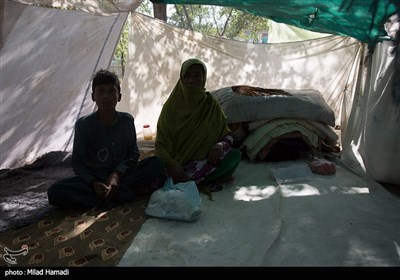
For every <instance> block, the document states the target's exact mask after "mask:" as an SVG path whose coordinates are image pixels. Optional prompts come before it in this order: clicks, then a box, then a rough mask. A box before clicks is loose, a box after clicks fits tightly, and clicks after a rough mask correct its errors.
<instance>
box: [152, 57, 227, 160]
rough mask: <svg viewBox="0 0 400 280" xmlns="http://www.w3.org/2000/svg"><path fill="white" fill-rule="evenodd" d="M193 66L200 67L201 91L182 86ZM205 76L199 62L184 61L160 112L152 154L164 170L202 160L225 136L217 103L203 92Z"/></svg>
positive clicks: (224, 121)
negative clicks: (163, 166)
mask: <svg viewBox="0 0 400 280" xmlns="http://www.w3.org/2000/svg"><path fill="white" fill-rule="evenodd" d="M194 64H200V65H202V66H203V69H204V84H203V87H196V86H186V85H184V84H183V82H182V78H183V77H184V76H185V74H186V72H187V71H188V69H189V67H190V66H192V65H194ZM206 76H207V68H206V66H205V64H204V63H203V62H202V61H201V60H198V59H189V60H186V61H185V62H184V63H183V64H182V68H181V72H180V79H179V81H178V82H177V84H176V85H175V88H174V89H173V91H172V92H171V94H170V96H169V97H168V99H167V101H166V102H165V104H164V106H163V108H162V110H161V114H160V116H159V118H158V123H157V137H156V143H155V153H156V155H157V156H159V157H160V158H161V159H163V160H164V162H165V163H166V165H167V166H171V165H178V164H180V165H184V164H185V163H186V162H188V161H189V160H201V159H204V158H206V157H207V155H208V152H209V151H210V149H211V148H212V146H214V145H215V143H217V142H218V141H219V140H220V139H221V138H222V137H223V136H225V135H226V134H228V133H229V128H228V126H227V123H226V117H225V115H224V113H223V111H222V109H221V107H220V105H219V103H218V102H217V101H216V100H215V98H214V97H213V96H212V95H211V94H210V93H209V92H206V89H205V88H204V85H205V82H206Z"/></svg>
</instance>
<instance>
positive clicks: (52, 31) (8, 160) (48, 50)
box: [0, 1, 128, 168]
mask: <svg viewBox="0 0 400 280" xmlns="http://www.w3.org/2000/svg"><path fill="white" fill-rule="evenodd" d="M2 8H3V10H2V12H1V14H2V23H1V26H2V29H1V38H2V48H1V52H0V65H1V66H0V67H1V75H0V76H1V88H0V98H1V104H0V106H1V107H0V109H1V110H0V114H1V119H0V131H1V136H0V139H1V140H0V141H1V146H0V163H1V168H9V167H16V166H20V165H23V164H25V163H28V162H31V161H33V160H34V159H36V158H37V157H39V156H41V155H43V154H44V153H47V152H50V151H54V150H70V149H71V145H70V142H71V140H70V138H71V135H72V132H73V126H74V122H75V121H76V119H77V118H78V117H79V116H82V115H85V114H87V113H89V112H91V111H93V109H94V104H93V102H92V101H91V88H90V84H89V81H90V78H91V76H92V75H93V74H94V73H95V72H96V71H97V70H98V69H100V68H108V67H109V65H110V63H111V59H112V56H113V53H114V49H115V46H116V44H117V42H118V40H119V36H120V33H121V30H122V27H123V25H124V23H125V21H126V18H127V15H128V13H118V14H115V15H111V16H96V15H92V14H89V13H86V12H82V11H69V10H59V9H49V8H42V7H36V6H27V5H24V4H19V3H15V2H12V1H5V2H3V1H2Z"/></svg>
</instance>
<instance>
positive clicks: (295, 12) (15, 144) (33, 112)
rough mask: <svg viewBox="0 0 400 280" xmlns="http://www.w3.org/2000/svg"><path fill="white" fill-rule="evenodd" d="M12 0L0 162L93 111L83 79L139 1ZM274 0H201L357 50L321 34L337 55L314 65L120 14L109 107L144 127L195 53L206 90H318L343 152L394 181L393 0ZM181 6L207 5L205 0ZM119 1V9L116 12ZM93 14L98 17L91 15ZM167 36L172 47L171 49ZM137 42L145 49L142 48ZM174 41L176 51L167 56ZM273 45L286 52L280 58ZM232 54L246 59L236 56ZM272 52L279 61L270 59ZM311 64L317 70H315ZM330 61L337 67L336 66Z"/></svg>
mask: <svg viewBox="0 0 400 280" xmlns="http://www.w3.org/2000/svg"><path fill="white" fill-rule="evenodd" d="M16 2H18V1H5V2H4V3H2V4H1V5H2V6H1V7H2V21H3V23H4V24H2V41H1V43H2V49H1V70H2V71H1V73H2V74H1V98H2V110H1V126H0V127H1V131H2V133H1V135H2V136H1V137H2V139H1V143H2V144H1V153H0V158H1V159H0V163H1V168H10V167H16V166H21V165H23V164H25V163H28V162H32V161H33V160H34V159H35V158H37V157H39V156H40V155H43V154H44V153H46V152H49V151H53V150H66V151H70V150H71V137H72V128H73V123H74V121H75V120H76V119H77V118H78V117H79V116H81V115H83V114H85V113H88V112H89V111H90V110H93V108H92V107H91V106H93V105H92V104H91V103H90V98H88V94H89V93H90V92H89V91H90V85H88V83H87V80H88V78H87V77H91V75H92V74H93V73H94V72H95V70H97V69H99V68H107V67H108V66H109V65H110V62H111V59H112V53H113V50H114V48H115V45H116V42H117V40H118V38H119V34H120V32H121V29H122V26H123V23H124V22H125V20H126V18H127V17H128V11H129V9H128V8H130V9H133V10H134V8H136V7H137V6H138V4H139V2H134V3H132V1H129V3H131V4H130V5H128V4H127V3H128V2H125V3H124V1H120V2H121V3H120V6H119V7H118V9H117V8H116V7H113V6H112V5H109V6H111V7H108V6H107V7H106V8H108V9H109V10H106V11H102V10H101V9H99V8H97V10H96V7H95V6H96V3H95V2H93V3H94V4H93V3H92V4H90V5H89V4H83V3H82V2H80V1H70V3H72V4H74V3H75V5H77V7H78V8H82V10H85V9H86V10H87V11H90V12H91V13H92V16H90V14H88V13H83V12H79V11H69V10H50V9H46V8H37V7H34V6H24V5H18V4H17V3H16ZM20 2H33V3H34V2H35V1H20ZM160 2H162V1H160ZM167 2H168V1H167ZM184 2H185V1H170V2H169V3H184ZM220 2H221V3H220ZM275 2H276V1H245V2H243V1H219V2H218V1H217V3H216V2H213V4H220V5H226V6H233V7H237V8H241V9H245V10H246V11H249V12H252V13H255V14H258V15H262V16H268V17H270V18H272V19H274V20H276V21H278V22H285V23H290V24H294V25H297V26H299V27H303V28H308V29H311V30H314V31H319V32H327V33H334V34H340V35H347V36H351V37H353V38H355V39H356V40H355V39H351V38H350V37H341V38H342V39H338V38H335V39H334V40H339V41H340V40H342V41H341V42H344V41H345V40H348V42H349V43H348V44H354V45H356V44H358V46H359V47H358V48H354V49H353V50H352V53H351V52H350V53H349V56H348V57H347V56H344V57H342V56H341V53H339V51H340V50H341V47H337V48H334V47H333V46H339V45H338V44H337V42H338V41H334V40H332V41H331V45H329V43H327V45H326V46H324V47H321V48H322V49H327V50H332V52H331V54H335V55H336V56H337V57H336V58H333V57H332V59H331V60H334V59H336V60H339V57H340V61H336V62H332V61H328V60H329V59H330V58H329V55H327V56H325V57H324V58H323V59H325V60H324V61H322V60H319V59H320V58H319V57H317V56H315V55H313V54H306V56H304V57H302V54H295V53H294V51H293V49H297V50H299V46H294V47H291V46H289V45H282V46H277V45H274V46H271V47H270V46H258V45H254V46H253V45H250V44H243V43H240V42H228V41H227V40H226V39H221V38H209V37H207V36H202V35H200V34H197V33H192V32H189V31H187V32H184V33H183V36H186V37H185V40H187V41H188V42H189V43H186V41H185V40H181V41H176V40H177V39H176V38H177V36H182V35H181V34H180V33H179V31H178V30H177V29H176V28H173V27H172V26H168V25H163V23H162V22H160V23H158V24H157V25H156V26H155V27H151V28H152V30H151V29H150V27H148V26H145V25H146V24H147V23H146V21H148V20H149V19H146V18H145V17H140V16H138V15H135V14H132V15H131V16H132V25H133V28H132V30H133V31H134V32H132V34H131V36H132V40H131V43H130V54H129V55H130V59H129V60H128V65H127V73H126V76H127V78H125V79H124V84H123V89H124V92H126V93H127V94H129V95H130V96H129V98H125V99H124V102H123V103H121V106H120V107H121V109H129V110H131V111H132V112H133V113H135V116H136V117H137V126H138V127H139V128H140V127H141V126H142V125H143V124H144V123H150V124H151V125H152V126H153V127H155V123H156V120H157V117H158V112H159V111H160V108H161V105H162V103H163V102H164V101H165V99H166V95H167V94H168V92H169V91H170V89H171V88H172V86H173V84H174V80H175V79H176V76H173V75H176V74H174V73H177V69H178V67H179V66H178V65H180V62H181V61H182V60H183V59H184V58H186V57H188V56H195V55H197V56H199V57H201V58H203V59H205V60H206V61H207V63H208V64H209V65H208V66H209V67H210V72H211V73H212V72H213V71H214V69H222V70H220V71H222V72H221V73H220V75H218V76H215V75H213V76H212V77H211V78H210V79H209V83H208V88H209V89H210V90H213V89H217V88H219V87H223V86H226V85H230V84H240V83H247V84H253V85H257V86H264V85H265V86H266V85H268V86H270V87H271V86H272V87H277V88H285V87H286V88H288V87H290V88H315V89H317V90H319V91H320V92H321V93H323V94H324V97H325V99H326V100H327V102H328V104H329V105H330V106H331V107H332V108H334V110H335V113H336V116H337V122H338V124H340V125H341V127H342V146H343V152H344V157H343V158H344V159H346V158H351V159H352V160H356V161H357V162H360V163H361V165H362V166H363V168H364V169H365V171H366V172H367V173H368V174H369V175H370V176H371V177H372V178H374V179H375V180H377V181H381V182H386V183H392V184H399V183H400V178H399V175H398V174H400V173H399V172H397V171H398V169H397V168H398V166H399V164H398V163H399V162H398V161H399V157H398V155H399V154H400V150H399V149H400V145H398V143H399V141H398V140H399V137H400V130H399V129H398V122H399V108H398V106H399V95H400V94H399V89H398V86H397V84H396V83H397V80H396V79H395V78H394V77H396V75H395V74H394V73H396V71H398V70H397V69H398V63H397V64H396V61H397V60H396V57H397V56H396V53H397V52H398V49H397V48H395V45H396V44H395V45H393V40H396V39H395V32H396V24H392V25H391V26H392V31H389V33H387V32H386V31H385V29H384V26H385V25H384V24H385V22H386V21H387V20H389V16H391V15H393V14H395V12H396V3H397V4H398V2H397V1H373V0H371V1H368V2H367V3H366V2H365V1H350V2H346V1H344V2H343V1H337V2H336V1H318V4H315V3H314V2H315V1H306V2H304V1H290V3H285V4H278V3H275ZM342 2H343V3H342ZM77 3H78V4H77ZM189 3H190V4H212V3H211V1H210V2H207V1H195V2H193V1H190V2H189ZM123 4H125V5H123ZM282 5H283V6H284V7H282ZM310 7H311V8H310ZM123 8H125V9H126V10H125V12H121V10H123ZM103 9H105V8H104V7H103ZM310 10H312V11H315V18H316V19H315V20H314V21H313V22H312V23H311V22H309V21H308V20H306V19H305V15H311V14H312V13H311V14H310ZM354 11H357V12H354ZM101 13H103V14H104V13H108V15H109V16H105V17H99V16H96V14H97V15H98V14H101ZM93 14H94V15H93ZM11 15H12V16H11ZM72 15H73V16H72ZM73 18H74V19H73ZM75 18H76V19H75ZM338 18H340V20H338ZM393 21H394V22H395V21H396V19H394V20H393ZM32 22H35V24H32ZM49 26H51V28H49ZM81 26H84V27H85V29H83V28H81ZM95 27H96V28H95ZM161 28H166V29H168V30H169V31H171V32H172V34H174V35H173V36H175V37H172V36H170V37H168V38H167V37H165V36H163V35H162V32H164V31H163V30H161ZM332 29H334V30H332ZM89 30H90V31H89ZM88 32H91V34H89V33H88ZM157 33H158V35H157V36H156V34H157ZM27 36H29V37H27ZM139 37H140V38H139ZM70 38H73V39H70ZM388 38H391V40H388ZM181 39H182V38H181ZM137 40H139V41H140V43H141V44H138V42H139V41H137ZM378 42H379V43H378ZM394 42H395V41H394ZM146 44H147V45H146ZM177 44H181V45H180V46H179V47H178V45H177ZM305 44H308V43H305ZM309 44H312V43H309ZM82 45H84V46H85V47H84V48H82V47H81V46H82ZM165 46H168V48H167V47H165ZM192 47H193V48H192ZM146 48H147V50H150V52H144V50H145V49H146ZM174 48H175V49H174ZM301 48H303V53H304V51H305V50H306V49H307V50H309V51H312V49H314V50H315V51H317V49H316V48H311V47H310V46H307V45H304V46H301ZM176 49H180V50H182V52H181V53H180V54H179V53H178V54H177V53H176ZM193 49H195V51H193ZM242 51H243V52H242ZM368 51H370V53H369V52H368ZM284 52H287V53H288V54H287V55H286V56H285V54H284ZM184 53H185V54H184ZM243 53H246V56H242V55H243ZM276 53H280V54H282V55H283V57H280V59H279V60H278V59H274V56H275V54H276ZM271 54H274V55H271ZM369 54H372V55H369ZM217 56H218V57H219V59H218V58H217ZM291 56H292V57H297V59H298V61H297V62H295V63H294V64H292V65H290V64H287V65H285V64H284V63H286V62H288V61H291V60H292V59H291ZM83 57H84V58H85V59H82V58H83ZM44 58H45V59H44ZM67 58H68V59H67ZM75 59H76V60H75ZM318 60H319V61H318ZM89 61H90V62H89ZM33 62H35V63H33ZM326 63H329V64H326ZM332 63H337V64H336V65H335V66H332V69H333V70H332V72H333V73H332V74H330V75H329V77H327V76H328V75H323V77H320V76H318V74H317V73H321V74H322V73H326V67H324V66H326V65H330V67H331V64H332ZM72 65H73V66H72ZM308 65H312V66H311V67H312V68H310V67H308ZM316 65H318V66H319V67H320V68H315V67H318V66H316ZM396 65H397V68H396ZM10 66H12V67H10ZM221 66H223V67H222V68H221ZM302 67H303V68H304V69H302ZM335 67H336V68H335ZM341 67H342V69H343V71H342V72H338V71H337V70H338V69H339V68H341ZM71 69H79V70H71ZM77 71H79V74H78V75H76V74H77ZM291 71H293V72H291ZM320 71H322V72H320ZM16 73H18V75H17V74H16ZM155 73H157V74H155ZM277 73H278V74H277ZM85 74H86V75H85ZM316 74H317V75H316ZM335 75H336V76H335ZM284 76H286V77H284ZM50 96H51V97H50ZM151 100H155V102H150V101H151ZM27 112H29V114H27ZM146 112H148V113H147V114H146ZM149 112H151V113H149ZM383 124H384V125H383ZM138 130H140V129H138ZM388 147H389V148H388Z"/></svg>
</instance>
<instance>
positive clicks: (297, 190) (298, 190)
mask: <svg viewBox="0 0 400 280" xmlns="http://www.w3.org/2000/svg"><path fill="white" fill-rule="evenodd" d="M281 192H282V196H284V197H291V196H310V195H321V193H320V192H319V190H318V189H317V188H316V187H313V186H311V185H309V184H292V185H281Z"/></svg>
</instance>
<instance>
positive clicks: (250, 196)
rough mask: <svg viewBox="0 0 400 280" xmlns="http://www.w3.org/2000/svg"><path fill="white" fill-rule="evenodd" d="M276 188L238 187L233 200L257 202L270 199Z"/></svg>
mask: <svg viewBox="0 0 400 280" xmlns="http://www.w3.org/2000/svg"><path fill="white" fill-rule="evenodd" d="M276 190H277V188H276V187H274V186H268V187H265V188H263V187H259V186H248V187H239V189H238V190H237V191H236V192H235V194H234V197H233V198H234V199H235V200H243V201H257V200H262V199H268V198H270V197H271V196H272V195H273V194H274V193H276Z"/></svg>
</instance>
